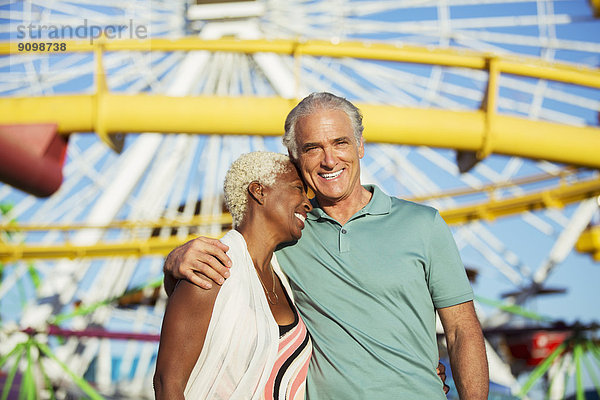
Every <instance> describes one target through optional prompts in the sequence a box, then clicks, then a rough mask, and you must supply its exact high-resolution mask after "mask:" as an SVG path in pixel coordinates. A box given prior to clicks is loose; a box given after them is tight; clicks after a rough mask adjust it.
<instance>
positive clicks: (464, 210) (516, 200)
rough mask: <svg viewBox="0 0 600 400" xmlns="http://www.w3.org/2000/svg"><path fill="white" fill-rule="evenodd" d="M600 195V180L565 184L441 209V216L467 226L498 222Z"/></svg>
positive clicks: (448, 221)
mask: <svg viewBox="0 0 600 400" xmlns="http://www.w3.org/2000/svg"><path fill="white" fill-rule="evenodd" d="M598 195H600V178H596V179H591V180H586V181H580V182H576V183H572V184H561V185H559V186H558V187H555V188H551V189H546V190H543V191H539V192H535V193H528V194H525V195H522V196H515V197H510V198H505V199H500V200H494V199H492V200H490V201H489V202H487V203H480V204H473V205H468V206H463V207H457V208H454V209H449V210H440V215H441V216H442V217H443V218H444V220H445V221H446V222H447V223H448V224H450V225H456V224H464V223H467V222H470V221H473V220H478V219H485V220H494V219H496V218H499V217H506V216H509V215H514V214H518V213H522V212H525V211H534V210H541V209H544V208H548V207H563V206H564V205H566V204H569V203H574V202H577V201H581V200H584V199H588V198H591V197H594V196H598Z"/></svg>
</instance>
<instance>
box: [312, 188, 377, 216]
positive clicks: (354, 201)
mask: <svg viewBox="0 0 600 400" xmlns="http://www.w3.org/2000/svg"><path fill="white" fill-rule="evenodd" d="M371 197H373V193H371V192H370V191H368V190H367V189H365V188H364V187H362V186H361V185H359V188H358V189H357V190H356V191H355V192H353V193H352V195H351V196H349V197H348V198H346V199H342V200H337V201H330V200H328V199H322V198H320V197H319V195H317V201H318V202H319V206H320V207H321V209H322V210H323V211H324V212H325V213H326V214H327V215H329V216H330V217H331V218H333V219H335V220H336V221H337V222H339V223H340V224H341V225H344V224H345V223H346V222H348V220H349V219H350V218H352V216H353V215H354V214H356V213H357V212H358V211H360V210H362V209H363V207H364V206H366V205H367V204H368V203H369V201H371Z"/></svg>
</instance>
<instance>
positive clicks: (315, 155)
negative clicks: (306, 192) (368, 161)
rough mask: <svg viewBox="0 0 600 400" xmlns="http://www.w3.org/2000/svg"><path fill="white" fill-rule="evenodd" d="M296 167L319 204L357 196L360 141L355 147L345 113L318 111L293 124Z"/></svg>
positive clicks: (350, 126) (327, 203)
mask: <svg viewBox="0 0 600 400" xmlns="http://www.w3.org/2000/svg"><path fill="white" fill-rule="evenodd" d="M296 142H297V146H298V160H297V161H298V166H299V168H300V171H301V173H302V177H303V178H304V180H305V181H306V183H307V184H308V186H310V188H311V189H312V190H313V191H314V192H315V194H316V195H317V199H318V200H319V203H320V204H321V205H322V206H324V205H331V204H334V203H337V202H339V201H343V200H345V199H348V198H350V197H351V196H353V195H358V193H359V192H360V159H361V158H363V156H364V145H363V140H362V138H361V141H360V146H357V143H356V139H355V138H354V132H353V131H352V124H351V123H350V119H349V118H348V115H346V113H345V112H343V111H340V110H318V111H317V112H315V113H313V114H311V115H308V116H306V117H303V118H300V119H299V120H298V122H297V123H296Z"/></svg>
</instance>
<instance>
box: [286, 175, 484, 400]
mask: <svg viewBox="0 0 600 400" xmlns="http://www.w3.org/2000/svg"><path fill="white" fill-rule="evenodd" d="M365 188H366V189H367V190H369V191H371V192H372V193H373V197H372V198H371V201H370V202H369V203H368V204H367V205H366V206H365V207H364V208H363V209H362V210H360V211H359V212H357V213H356V214H355V215H354V216H353V217H352V218H351V219H350V220H349V221H348V222H347V223H346V224H345V225H343V226H341V225H340V224H339V223H338V222H337V221H335V220H334V219H332V218H330V217H329V216H328V215H327V214H325V212H324V211H323V210H322V209H320V208H318V207H315V208H314V209H313V211H311V212H310V213H309V215H308V217H307V219H306V227H305V228H304V231H303V233H302V238H301V239H300V240H299V241H298V243H297V244H296V245H294V246H289V247H286V248H283V249H281V250H279V251H277V259H278V261H279V263H280V265H281V267H282V269H283V271H284V272H285V273H286V275H287V276H288V278H289V281H290V284H291V286H292V289H293V291H294V296H295V300H296V305H297V307H298V309H299V311H300V313H301V315H302V317H303V318H304V322H305V323H306V325H307V327H308V330H309V332H310V334H311V336H312V339H313V356H312V359H311V363H310V367H309V372H308V381H307V398H308V399H310V400H316V399H336V400H337V399H340V400H341V399H343V400H348V399H361V400H362V399H369V400H374V399H385V400H389V399H409V400H414V399H428V400H431V399H445V398H446V397H445V395H444V392H443V390H442V382H441V380H440V379H439V378H438V376H437V375H436V372H435V369H436V367H437V364H438V349H437V342H436V332H435V308H443V307H448V306H452V305H456V304H460V303H463V302H466V301H469V300H472V299H473V292H472V290H471V286H470V284H469V281H468V280H467V276H466V273H465V269H464V266H463V264H462V262H461V260H460V256H459V254H458V250H457V248H456V244H455V242H454V240H453V238H452V235H451V233H450V230H449V229H448V227H447V225H446V224H445V222H444V221H443V220H442V218H441V217H440V215H439V213H438V212H437V211H436V210H435V209H433V208H431V207H427V206H423V205H419V204H415V203H411V202H408V201H404V200H400V199H397V198H393V197H390V196H387V195H386V194H385V193H383V192H382V191H381V190H380V189H379V188H377V187H376V186H365Z"/></svg>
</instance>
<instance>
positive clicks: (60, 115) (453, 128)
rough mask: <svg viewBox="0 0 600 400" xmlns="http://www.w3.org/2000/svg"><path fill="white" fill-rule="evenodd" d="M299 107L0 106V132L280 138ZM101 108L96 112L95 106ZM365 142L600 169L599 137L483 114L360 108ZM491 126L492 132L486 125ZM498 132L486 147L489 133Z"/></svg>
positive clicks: (118, 100)
mask: <svg viewBox="0 0 600 400" xmlns="http://www.w3.org/2000/svg"><path fill="white" fill-rule="evenodd" d="M295 104H296V101H295V100H287V99H283V98H275V97H273V98H254V97H169V96H161V95H145V94H140V95H123V94H111V93H106V94H104V95H102V96H100V97H98V98H96V97H95V96H94V95H74V96H52V97H26V98H0V110H1V111H0V124H19V123H22V124H26V123H40V122H53V123H57V124H58V131H59V132H60V133H62V134H69V133H73V132H90V131H95V130H96V129H97V127H98V126H99V125H101V126H102V129H103V130H104V131H105V132H107V133H109V134H110V133H120V132H164V133H198V134H223V135H263V136H269V135H270V136H280V135H281V134H282V132H283V123H284V119H285V116H286V114H287V113H288V112H289V110H290V109H291V108H292V107H293V106H294V105H295ZM95 105H97V106H95ZM357 105H358V106H359V108H361V110H362V111H363V113H364V116H365V119H364V124H365V133H364V134H365V138H366V140H367V141H371V142H380V143H393V144H406V145H415V146H418V145H423V146H430V147H442V148H451V149H457V150H469V151H481V150H483V149H484V148H485V150H486V152H489V151H491V152H494V153H496V154H505V155H513V156H519V157H525V158H532V159H542V160H548V161H554V162H560V163H565V164H572V165H580V166H587V167H593V168H600V157H598V154H599V153H600V129H599V128H596V127H577V126H570V125H563V124H556V123H550V122H543V121H531V120H527V119H524V118H517V117H510V116H505V115H498V114H495V115H494V118H493V120H492V121H491V122H490V120H489V119H488V120H486V113H485V112H484V111H449V110H436V109H418V108H400V107H394V106H386V105H373V104H360V103H359V104H357ZM490 123H491V124H492V125H491V126H489V124H490ZM490 129H491V130H492V131H493V132H494V136H493V141H489V140H487V141H486V139H485V138H486V132H488V131H489V130H490Z"/></svg>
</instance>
